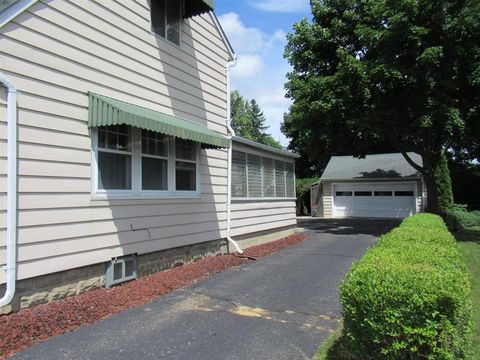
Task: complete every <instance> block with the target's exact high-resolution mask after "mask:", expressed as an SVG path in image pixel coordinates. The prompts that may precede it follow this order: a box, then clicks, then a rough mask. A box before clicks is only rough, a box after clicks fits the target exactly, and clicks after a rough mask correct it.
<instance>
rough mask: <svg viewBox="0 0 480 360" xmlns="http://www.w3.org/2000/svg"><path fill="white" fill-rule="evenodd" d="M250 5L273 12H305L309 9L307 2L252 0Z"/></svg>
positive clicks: (305, 0) (298, 0) (303, 0)
mask: <svg viewBox="0 0 480 360" xmlns="http://www.w3.org/2000/svg"><path fill="white" fill-rule="evenodd" d="M250 4H251V5H253V6H255V7H256V8H257V9H260V10H265V11H273V12H305V11H308V9H309V2H308V0H252V1H250Z"/></svg>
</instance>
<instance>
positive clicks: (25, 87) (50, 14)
mask: <svg viewBox="0 0 480 360" xmlns="http://www.w3.org/2000/svg"><path fill="white" fill-rule="evenodd" d="M213 9H214V6H213V1H212V0H203V1H202V0H183V1H178V0H166V1H149V0H135V1H133V0H132V1H100V0H99V1H93V0H92V1H65V0H47V1H36V0H0V34H1V36H0V265H1V266H2V268H1V269H2V271H0V296H2V298H1V300H0V308H1V310H2V311H11V310H12V309H14V310H15V309H18V308H19V307H29V306H32V305H35V304H39V303H44V302H48V301H52V300H56V299H59V298H62V297H65V296H68V295H72V294H78V293H80V292H83V291H86V290H88V289H91V288H95V287H100V286H104V285H106V286H111V285H114V284H116V283H119V282H123V281H126V280H129V279H132V278H135V277H136V276H140V275H144V274H148V273H151V272H154V271H158V270H160V269H164V268H167V267H169V266H172V265H174V264H178V263H182V262H185V261H189V260H192V259H195V258H196V257H198V256H202V255H206V254H216V253H219V252H222V251H226V249H227V247H228V248H233V250H237V251H241V248H242V247H243V246H245V244H247V242H246V241H247V240H250V241H259V236H262V239H265V238H268V239H273V238H275V237H280V236H284V235H286V234H290V233H292V231H293V227H294V226H295V223H296V222H295V202H294V195H295V194H294V175H293V174H294V159H295V157H296V155H294V154H290V153H288V152H285V151H281V150H277V149H273V148H270V147H266V146H264V145H260V144H257V143H254V142H251V141H249V140H245V139H242V138H238V137H233V140H232V136H233V135H234V134H233V133H232V131H230V130H229V121H228V114H229V112H230V111H229V98H230V97H229V96H228V93H229V80H228V69H229V68H230V67H231V66H233V65H234V63H235V58H236V56H235V54H234V52H233V50H232V48H231V46H230V44H229V43H228V40H227V39H226V37H225V34H224V33H223V31H222V29H221V27H220V25H219V23H218V20H217V18H216V16H215V14H214V12H213ZM232 141H233V145H232ZM229 165H231V166H229ZM231 169H233V171H229V170H231ZM230 180H231V181H230ZM230 190H231V191H230ZM265 234H268V237H265ZM252 239H253V240H252ZM242 241H243V242H242Z"/></svg>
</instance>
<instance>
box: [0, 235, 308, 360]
mask: <svg viewBox="0 0 480 360" xmlns="http://www.w3.org/2000/svg"><path fill="white" fill-rule="evenodd" d="M308 238H309V237H308V236H307V235H306V234H295V235H291V236H288V237H286V238H283V239H280V240H277V241H273V242H270V243H267V244H263V245H258V246H253V247H251V248H249V249H246V250H245V252H244V255H245V256H247V257H254V258H260V257H264V256H268V255H271V254H272V253H274V252H276V251H279V250H281V249H283V248H286V247H288V246H291V245H294V244H296V243H298V242H301V241H304V240H307V239H308ZM250 261H252V260H251V259H249V258H246V257H239V256H238V255H235V254H229V255H219V256H209V257H205V258H202V259H200V260H198V261H196V262H193V263H189V264H186V265H183V266H179V267H176V268H173V269H169V270H165V271H161V272H158V273H155V274H153V275H149V276H144V277H142V278H139V279H137V280H135V281H131V282H129V283H126V284H124V285H121V286H117V287H113V288H110V289H105V288H100V289H95V290H91V291H89V292H86V293H84V294H81V295H78V296H72V297H69V298H66V299H63V300H59V301H55V302H52V303H49V304H45V305H39V306H36V307H33V308H30V309H25V310H21V311H19V312H17V313H13V314H8V315H1V316H0V359H5V358H6V357H8V356H11V355H13V354H15V353H17V352H19V351H22V350H25V349H26V348H27V347H29V346H32V345H33V344H36V343H38V342H41V341H43V340H46V339H48V338H50V337H52V336H56V335H60V334H63V333H65V332H68V331H72V330H75V329H77V328H79V327H80V326H84V325H88V324H92V323H94V322H97V321H99V320H101V319H104V318H106V317H108V316H110V315H112V314H115V313H118V312H120V311H123V310H126V309H129V308H132V307H135V306H140V305H144V304H147V303H149V302H150V301H152V300H153V299H154V298H156V297H158V296H160V295H164V294H168V293H169V292H172V291H173V290H176V289H179V288H182V287H185V286H187V285H191V284H193V283H195V282H197V281H200V280H203V279H206V278H208V277H209V276H211V275H213V274H216V273H218V272H220V271H222V270H225V269H228V268H231V267H235V266H240V265H242V264H246V263H248V262H250Z"/></svg>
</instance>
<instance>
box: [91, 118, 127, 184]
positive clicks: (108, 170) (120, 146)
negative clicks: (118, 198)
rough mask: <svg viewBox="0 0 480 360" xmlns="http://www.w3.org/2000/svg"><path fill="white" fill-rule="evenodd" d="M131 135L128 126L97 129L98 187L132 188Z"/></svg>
mask: <svg viewBox="0 0 480 360" xmlns="http://www.w3.org/2000/svg"><path fill="white" fill-rule="evenodd" d="M131 138H132V135H131V132H130V129H129V127H128V126H125V125H115V126H109V127H105V128H100V129H99V130H98V188H99V189H115V190H129V189H131V188H132V177H131V176H132V139H131Z"/></svg>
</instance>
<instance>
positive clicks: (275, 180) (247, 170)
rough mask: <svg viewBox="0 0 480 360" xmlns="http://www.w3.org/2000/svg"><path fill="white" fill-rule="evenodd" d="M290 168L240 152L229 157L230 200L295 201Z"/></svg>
mask: <svg viewBox="0 0 480 360" xmlns="http://www.w3.org/2000/svg"><path fill="white" fill-rule="evenodd" d="M294 173H295V171H294V164H293V163H288V162H283V161H279V160H274V159H271V158H268V157H263V156H259V155H254V154H247V153H244V152H241V151H235V150H234V151H233V154H232V196H233V197H241V198H273V197H278V198H284V197H295V174H294Z"/></svg>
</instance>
